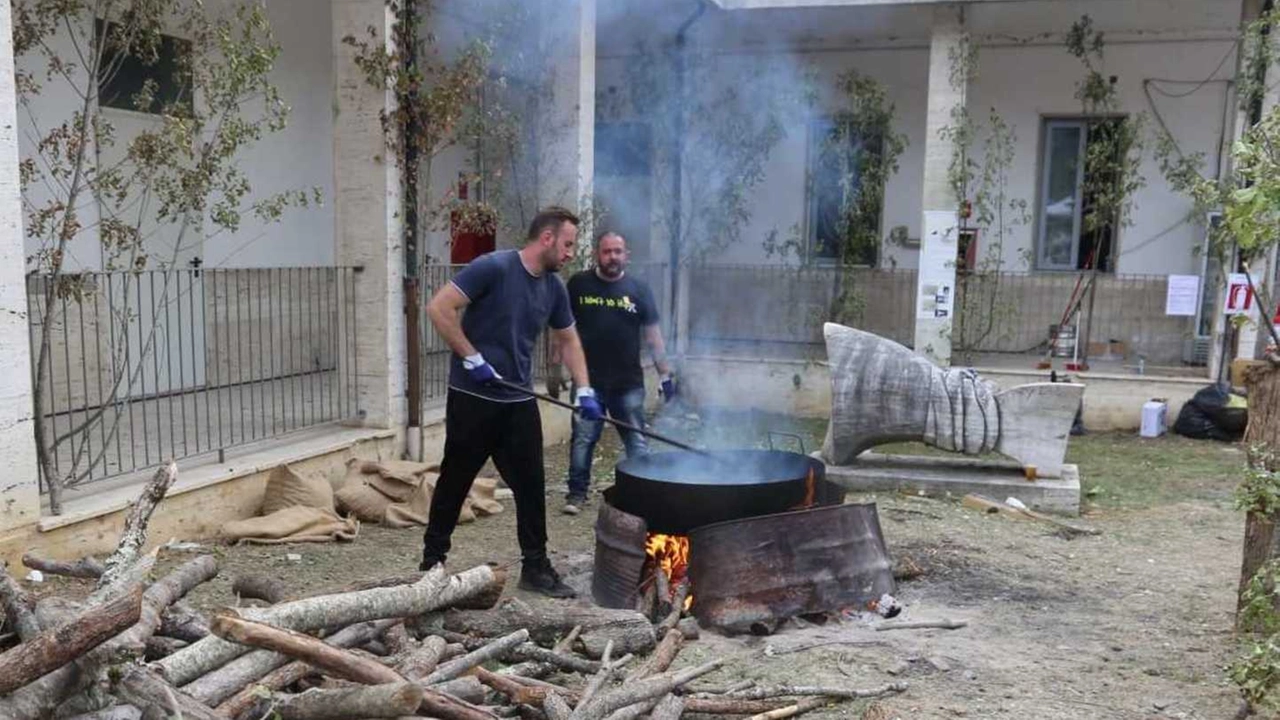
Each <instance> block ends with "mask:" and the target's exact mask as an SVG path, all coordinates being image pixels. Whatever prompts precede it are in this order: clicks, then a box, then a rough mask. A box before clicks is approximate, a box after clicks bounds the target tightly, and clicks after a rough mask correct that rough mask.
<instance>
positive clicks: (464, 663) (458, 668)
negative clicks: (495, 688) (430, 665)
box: [422, 628, 529, 685]
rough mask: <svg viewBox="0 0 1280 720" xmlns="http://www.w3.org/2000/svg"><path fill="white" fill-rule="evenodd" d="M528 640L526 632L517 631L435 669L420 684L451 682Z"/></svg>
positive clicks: (522, 630) (523, 630)
mask: <svg viewBox="0 0 1280 720" xmlns="http://www.w3.org/2000/svg"><path fill="white" fill-rule="evenodd" d="M528 639H529V631H528V630H525V629H523V628H522V629H520V630H517V631H515V632H513V633H511V634H510V635H507V636H505V637H501V638H499V639H497V640H494V641H493V642H491V643H489V644H488V645H485V646H484V647H482V648H479V649H477V650H473V651H471V652H469V653H467V654H466V655H463V656H462V657H460V658H457V659H456V660H450V661H449V662H447V663H445V664H443V665H441V666H439V667H437V668H436V669H435V671H434V672H432V673H431V674H430V675H428V676H426V677H425V678H423V679H422V683H423V684H424V685H434V684H436V683H442V682H445V681H446V680H452V679H454V678H456V677H459V676H461V675H462V674H464V673H465V672H467V671H468V670H470V669H471V668H473V667H475V666H477V665H480V664H483V663H486V662H488V661H490V660H493V659H494V658H497V657H500V656H501V655H503V654H505V653H506V652H507V651H508V650H510V649H511V648H513V647H515V646H516V645H519V644H521V643H523V642H524V641H526V640H528Z"/></svg>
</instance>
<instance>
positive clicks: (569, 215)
mask: <svg viewBox="0 0 1280 720" xmlns="http://www.w3.org/2000/svg"><path fill="white" fill-rule="evenodd" d="M565 223H573V226H574V227H577V226H578V225H580V224H582V221H581V220H580V219H578V216H577V215H574V214H573V211H572V210H569V209H567V208H562V207H557V206H554V205H553V206H551V207H547V208H543V209H541V210H539V211H538V214H537V215H534V216H533V222H531V223H529V236H528V237H527V238H526V240H528V241H529V242H533V241H534V240H537V239H538V236H539V235H541V234H542V233H543V231H544V230H550V231H551V232H553V233H555V232H559V231H560V226H561V225H564V224H565Z"/></svg>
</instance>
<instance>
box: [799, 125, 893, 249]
mask: <svg viewBox="0 0 1280 720" xmlns="http://www.w3.org/2000/svg"><path fill="white" fill-rule="evenodd" d="M834 115H835V113H827V114H813V115H810V116H809V119H808V122H807V123H805V126H806V142H805V215H804V218H805V222H804V262H805V264H808V265H819V266H823V267H850V268H872V269H875V268H878V267H879V266H880V261H881V258H882V257H883V255H884V248H883V247H882V245H883V241H882V238H881V234H882V232H883V230H884V203H883V202H881V204H880V209H879V212H878V213H877V214H876V222H875V234H876V244H875V247H874V248H873V249H872V254H873V257H872V259H871V262H870V263H845V262H842V261H841V259H840V258H839V257H826V256H818V255H817V254H816V252H815V251H816V248H817V244H818V221H817V214H818V197H819V192H818V187H817V182H816V180H817V179H816V177H815V176H816V172H815V171H816V163H817V162H818V159H819V157H820V155H821V151H822V139H823V137H824V135H825V133H826V132H830V130H831V129H832V128H834V127H835V122H834ZM860 140H863V139H862V138H860ZM858 182H859V183H861V182H862V179H861V178H859V179H858Z"/></svg>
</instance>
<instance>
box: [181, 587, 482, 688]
mask: <svg viewBox="0 0 1280 720" xmlns="http://www.w3.org/2000/svg"><path fill="white" fill-rule="evenodd" d="M492 574H493V571H492V570H490V569H489V568H488V567H484V566H480V567H476V568H472V569H470V570H467V571H466V572H463V573H460V574H458V575H454V576H453V577H447V576H446V575H445V574H444V571H443V570H442V569H439V568H437V569H434V570H432V571H430V572H428V573H427V574H426V575H425V576H423V578H422V580H421V581H419V582H418V583H415V584H413V585H405V586H400V587H392V588H379V589H374V590H362V591H357V592H353V593H346V594H343V595H324V596H320V597H314V598H307V599H305V600H297V601H294V602H287V603H282V604H280V605H274V606H272V607H269V608H262V609H245V610H242V611H240V612H239V615H240V616H241V617H243V618H245V619H247V620H254V621H258V622H265V623H270V624H272V625H275V626H277V627H283V628H288V629H292V630H301V631H307V630H319V629H321V628H326V627H344V626H346V625H352V624H355V623H358V622H365V621H368V620H379V619H382V618H393V617H395V618H402V617H406V616H409V615H420V614H422V613H425V612H429V611H431V610H435V609H437V608H441V607H448V606H450V605H452V604H453V603H455V602H458V601H459V600H461V599H463V598H466V597H469V596H471V595H472V594H474V593H476V592H479V591H480V590H481V589H483V588H484V587H485V586H486V585H487V584H488V583H489V581H490V580H491V579H492ZM246 651H247V648H246V647H245V646H243V645H238V644H235V643H231V642H227V641H225V640H223V639H221V638H216V637H208V638H205V639H204V640H201V641H200V642H198V643H195V644H193V645H192V646H191V647H189V648H187V649H185V650H182V651H180V652H177V653H174V654H173V655H170V656H169V657H167V658H165V659H164V660H162V661H161V662H160V663H159V665H160V667H161V669H163V670H164V672H165V676H166V677H170V678H173V681H174V682H175V683H178V684H186V683H188V682H191V681H192V680H194V679H196V678H197V677H199V676H201V675H203V674H205V673H207V672H209V671H210V670H213V669H214V668H217V667H221V666H222V665H225V664H226V663H227V662H229V661H231V660H233V659H235V658H237V657H239V656H240V655H243V654H244V653H245V652H246Z"/></svg>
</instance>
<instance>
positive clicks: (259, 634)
mask: <svg viewBox="0 0 1280 720" xmlns="http://www.w3.org/2000/svg"><path fill="white" fill-rule="evenodd" d="M210 627H211V629H212V630H213V634H214V635H216V636H218V637H220V638H222V639H223V640H228V641H232V642H237V643H240V644H242V645H250V646H253V647H257V648H263V649H265V650H272V651H274V652H278V653H282V654H284V655H288V656H289V657H293V658H298V659H300V660H303V661H305V662H307V663H309V664H311V665H314V666H315V667H317V668H319V669H320V670H321V671H323V672H326V673H329V674H331V675H336V676H338V677H340V678H343V679H345V680H354V681H356V682H359V683H364V684H366V685H379V684H382V683H395V682H400V681H402V680H403V678H401V677H400V675H399V674H398V673H396V671H394V670H392V669H390V668H388V667H386V666H385V665H383V664H382V663H380V662H378V661H376V660H370V659H368V658H365V657H364V656H363V655H358V654H356V653H354V652H351V651H350V650H344V649H342V648H335V647H333V646H332V645H328V644H326V643H325V642H324V641H323V640H320V639H318V638H314V637H312V636H310V635H306V634H304V633H300V632H297V631H296V630H288V629H282V628H276V627H272V626H270V625H267V624H266V623H260V622H254V621H252V620H243V619H241V618H238V617H235V616H232V615H226V614H224V615H218V616H216V617H214V619H213V622H212V623H210Z"/></svg>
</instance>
